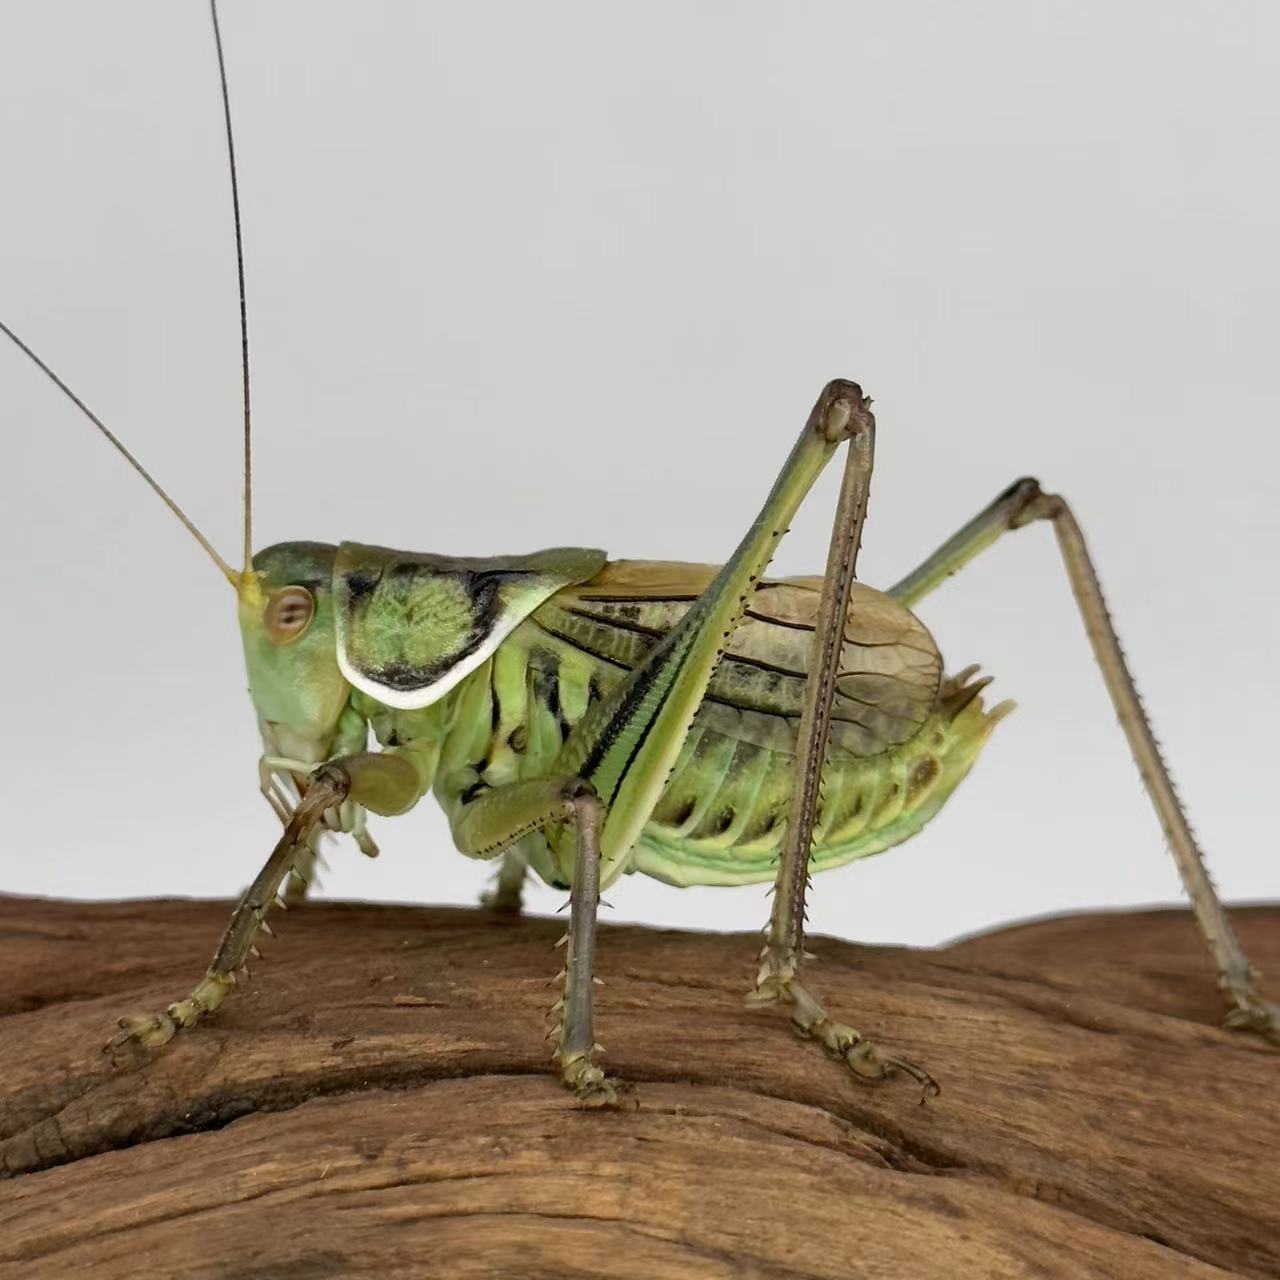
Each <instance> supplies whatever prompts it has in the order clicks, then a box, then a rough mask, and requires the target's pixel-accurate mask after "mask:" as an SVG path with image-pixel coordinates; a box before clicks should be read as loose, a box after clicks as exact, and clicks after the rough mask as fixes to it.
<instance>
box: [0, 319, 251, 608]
mask: <svg viewBox="0 0 1280 1280" xmlns="http://www.w3.org/2000/svg"><path fill="white" fill-rule="evenodd" d="M0 333H3V334H4V336H5V337H6V338H8V339H9V341H10V342H12V343H13V344H14V346H16V347H17V348H18V350H19V351H21V352H23V353H24V354H25V355H27V356H28V357H30V359H31V360H32V361H34V363H35V365H36V367H37V368H38V369H40V370H41V371H42V372H43V373H44V374H45V375H46V377H48V379H49V380H50V381H51V382H52V383H53V385H54V386H55V387H57V388H58V390H59V391H61V392H62V393H63V394H64V395H65V396H66V397H67V399H69V400H70V401H71V403H72V404H74V405H75V406H76V408H77V409H79V410H80V412H81V413H83V414H84V416H85V417H86V418H88V419H89V421H90V422H92V423H93V425H94V426H95V427H97V428H98V430H99V431H101V432H102V434H103V435H104V436H106V437H107V439H108V440H110V441H111V443H112V444H113V445H114V446H115V447H116V449H117V450H118V451H119V452H120V453H121V454H123V455H124V459H125V461H126V462H127V463H128V464H129V465H130V466H131V467H132V468H133V469H134V470H135V471H136V472H137V473H138V474H139V475H140V476H141V477H142V478H143V479H144V480H145V481H146V482H147V483H148V484H149V485H150V486H151V487H152V489H154V490H155V492H156V493H157V494H158V495H159V497H160V498H161V500H162V501H163V502H164V504H165V506H167V507H168V508H169V510H170V511H172V512H173V514H174V515H175V516H177V517H178V519H179V520H181V521H182V523H183V524H184V525H185V526H186V529H187V532H188V533H189V534H190V535H191V536H192V537H193V538H194V539H195V540H196V541H197V542H198V543H199V544H200V545H201V546H202V547H203V548H204V549H205V551H206V552H207V553H208V555H209V558H210V559H211V560H212V561H213V563H214V564H216V565H217V566H218V568H219V569H221V570H222V572H223V573H224V574H225V575H226V576H227V578H229V579H230V581H231V582H232V583H233V584H236V583H238V582H239V579H240V575H239V574H238V573H236V571H235V570H234V569H233V568H232V567H231V566H230V565H229V564H228V563H227V562H226V561H225V560H224V559H223V558H222V557H221V556H220V555H219V554H218V553H217V552H216V551H215V550H214V549H213V546H212V545H211V544H210V542H209V539H208V538H206V537H205V536H204V534H203V533H201V532H200V530H199V529H197V528H196V527H195V525H194V524H193V523H192V522H191V520H190V519H189V518H188V516H187V513H186V512H185V511H183V509H182V508H181V507H180V506H178V504H177V503H176V502H174V500H173V499H172V498H171V497H169V495H168V494H167V493H165V491H164V490H163V489H162V488H161V487H160V485H159V484H158V483H157V482H156V480H155V478H154V477H153V476H152V474H151V472H149V471H148V470H147V469H146V467H144V466H143V465H142V463H140V462H139V461H138V460H137V458H135V457H134V456H133V454H131V453H130V452H129V450H128V449H126V448H125V447H124V445H123V444H121V443H120V441H119V439H118V438H117V437H116V436H115V434H114V433H113V432H112V431H110V430H109V429H108V428H107V426H106V425H105V424H104V423H103V421H102V419H101V418H99V417H98V415H97V414H96V413H94V412H93V410H92V409H90V408H89V406H88V405H87V404H85V402H84V401H83V400H81V399H80V397H79V396H78V395H76V393H75V392H74V391H72V390H71V388H70V387H69V386H67V384H66V383H65V382H63V380H62V379H61V378H60V377H58V375H57V374H56V373H54V371H53V370H52V369H50V368H49V366H48V365H47V364H45V362H44V361H43V360H41V359H40V357H39V356H38V355H36V353H35V352H34V351H32V350H31V348H30V347H29V346H27V344H26V343H25V342H23V340H22V339H21V338H20V337H18V335H17V334H16V333H14V331H13V330H12V329H10V328H9V326H8V325H7V324H5V323H4V322H3V321H0Z"/></svg>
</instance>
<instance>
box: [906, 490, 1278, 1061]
mask: <svg viewBox="0 0 1280 1280" xmlns="http://www.w3.org/2000/svg"><path fill="white" fill-rule="evenodd" d="M1037 520H1047V521H1049V523H1050V524H1052V526H1053V531H1054V533H1055V534H1056V535H1057V539H1058V548H1059V550H1060V551H1061V553H1062V559H1063V564H1064V565H1065V567H1066V571H1067V578H1068V581H1069V582H1070V584H1071V591H1072V594H1073V595H1074V596H1075V599H1076V604H1077V606H1078V607H1079V610H1080V617H1081V620H1082V621H1083V622H1084V628H1085V632H1086V634H1087V635H1088V637H1089V643H1090V645H1091V646H1092V647H1093V654H1094V657H1095V658H1096V659H1097V662H1098V667H1099V669H1100V670H1101V672H1102V678H1103V680H1104V682H1105V683H1106V686H1107V692H1108V693H1109V694H1110V695H1111V702H1112V705H1113V706H1114V707H1115V711H1116V718H1117V719H1118V720H1119V721H1120V727H1121V728H1122V729H1123V730H1124V733H1125V737H1126V738H1128V740H1129V749H1130V750H1131V751H1132V753H1133V759H1134V762H1135V763H1136V764H1137V766H1138V772H1139V774H1140V775H1141V777H1142V782H1143V785H1144V786H1145V787H1146V789H1147V794H1148V795H1149V796H1150V798H1151V804H1152V806H1153V807H1154V809H1155V811H1156V817H1157V818H1158V819H1159V821H1160V826H1161V827H1162V828H1163V830H1164V833H1165V838H1166V840H1167V841H1168V844H1169V851H1170V853H1172V855H1173V860H1174V862H1176V863H1177V866H1178V873H1179V875H1180V876H1181V877H1182V883H1183V885H1184V887H1185V888H1186V891H1187V897H1188V898H1189V899H1190V901H1191V909H1192V911H1193V912H1194V914H1195V918H1196V923H1197V924H1198V925H1199V926H1200V932H1201V934H1202V935H1203V937H1204V941H1205V946H1206V948H1207V949H1208V951H1209V954H1210V956H1211V957H1212V959H1213V963H1214V966H1215V967H1216V969H1217V971H1218V985H1219V987H1220V988H1221V990H1222V992H1223V995H1224V996H1225V997H1226V1000H1227V1003H1228V1005H1229V1006H1230V1009H1229V1011H1228V1013H1227V1017H1226V1022H1227V1025H1228V1026H1229V1027H1234V1028H1238V1029H1240V1030H1244V1031H1253V1032H1256V1033H1257V1034H1259V1035H1261V1036H1263V1037H1264V1038H1265V1039H1267V1040H1270V1041H1271V1042H1272V1043H1273V1044H1280V1007H1277V1006H1276V1005H1274V1004H1270V1003H1268V1002H1267V1001H1266V1000H1265V999H1264V998H1263V997H1262V994H1261V992H1259V990H1258V988H1257V984H1256V982H1255V978H1256V974H1255V972H1254V970H1253V968H1252V966H1251V965H1250V964H1249V960H1248V957H1246V955H1245V953H1244V949H1243V948H1242V947H1241V946H1240V943H1239V941H1238V940H1237V938H1236V936H1235V931H1234V930H1233V929H1232V927H1231V921H1230V919H1229V918H1228V916H1227V911H1226V909H1225V908H1224V907H1223V905H1222V902H1221V900H1220V899H1219V898H1218V894H1217V892H1216V890H1215V889H1214V887H1213V882H1212V881H1211V880H1210V879H1209V872H1208V870H1207V869H1206V868H1205V864H1204V855H1203V854H1202V853H1201V851H1200V848H1199V846H1198V845H1197V844H1196V841H1195V837H1194V836H1193V835H1192V834H1191V827H1190V825H1189V823H1188V822H1187V816H1186V814H1185V813H1184V812H1183V809H1182V805H1181V804H1180V803H1179V801H1178V796H1177V793H1176V792H1175V790H1174V786H1173V781H1172V779H1171V778H1170V776H1169V770H1168V768H1167V767H1166V765H1165V763H1164V759H1163V758H1162V756H1161V754H1160V748H1159V746H1158V745H1157V743H1156V740H1155V735H1154V734H1153V733H1152V731H1151V723H1150V721H1149V720H1148V719H1147V716H1146V712H1145V711H1144V710H1143V708H1142V703H1141V701H1140V699H1139V697H1138V690H1137V688H1136V686H1135V685H1134V682H1133V676H1132V675H1131V674H1130V672H1129V667H1128V664H1127V663H1126V662H1125V658H1124V653H1123V651H1122V650H1121V648H1120V641H1119V639H1118V637H1117V636H1116V632H1115V627H1114V626H1113V625H1112V622H1111V616H1110V614H1109V613H1108V611H1107V605H1106V601H1105V600H1104V599H1103V595H1102V587H1101V585H1100V584H1099V582H1098V574H1097V571H1096V570H1095V568H1094V565H1093V560H1092V558H1091V557H1090V555H1089V550H1088V547H1087V546H1086V544H1085V540H1084V534H1083V533H1082V532H1081V529H1080V526H1079V524H1077V523H1076V518H1075V516H1074V515H1072V513H1071V508H1070V507H1068V506H1067V503H1066V501H1065V499H1063V498H1060V497H1058V496H1057V495H1056V494H1051V493H1045V492H1044V491H1043V490H1042V489H1041V488H1040V485H1039V483H1038V482H1037V481H1035V480H1032V479H1029V478H1027V479H1022V480H1018V481H1015V482H1014V483H1013V484H1012V485H1010V486H1009V488H1008V489H1006V490H1005V491H1004V492H1003V493H1002V494H1000V495H999V497H997V498H996V499H995V500H994V501H993V502H992V503H991V504H990V505H989V506H987V507H986V508H985V510H983V511H981V512H980V513H979V514H978V515H977V516H975V517H974V518H973V519H972V520H970V521H969V523H968V524H966V525H965V526H964V527H963V528H962V529H961V530H960V531H959V532H958V533H956V534H955V535H954V536H953V537H951V538H949V539H948V540H947V541H946V542H944V543H943V544H942V546H940V547H939V548H938V549H937V550H936V551H935V552H934V553H933V554H932V555H931V556H929V557H928V559H926V560H925V561H924V562H923V563H922V564H921V565H920V566H919V567H918V568H916V569H914V570H912V572H911V573H909V574H907V576H906V577H905V578H903V579H902V581H901V582H899V583H897V585H896V586H894V587H893V588H892V589H891V591H890V593H889V594H890V595H893V596H895V597H896V598H897V599H899V600H901V601H902V602H903V603H904V604H907V605H911V604H914V603H915V601H917V600H919V599H921V598H922V597H923V596H925V595H927V594H928V593H929V592H930V591H932V590H933V589H934V588H935V587H937V586H938V585H940V584H941V583H942V582H944V581H946V579H947V578H949V577H950V576H951V575H952V574H953V573H955V572H956V571H957V570H959V569H961V568H962V567H963V566H964V565H966V564H968V562H969V561H970V560H972V559H973V558H974V557H975V556H976V555H977V554H978V553H979V552H980V551H983V550H985V549H986V548H987V547H989V546H990V545H991V544H992V543H993V542H995V541H996V539H997V538H999V537H1000V536H1001V535H1002V534H1004V533H1006V532H1008V531H1009V530H1011V529H1021V528H1023V527H1024V526H1026V525H1028V524H1031V523H1032V522H1034V521H1037Z"/></svg>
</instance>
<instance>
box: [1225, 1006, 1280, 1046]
mask: <svg viewBox="0 0 1280 1280" xmlns="http://www.w3.org/2000/svg"><path fill="white" fill-rule="evenodd" d="M1223 1025H1224V1026H1226V1027H1228V1028H1229V1029H1230V1030H1232V1031H1250V1032H1252V1033H1253V1034H1254V1035H1258V1036H1261V1037H1262V1038H1263V1039H1264V1040H1265V1041H1267V1043H1268V1044H1273V1045H1276V1046H1278V1047H1280V1005H1274V1004H1267V1003H1265V1002H1261V1001H1260V1002H1259V1003H1257V1004H1250V1005H1247V1006H1243V1007H1238V1008H1235V1009H1232V1010H1231V1012H1230V1013H1229V1014H1227V1016H1226V1018H1225V1019H1224V1020H1223Z"/></svg>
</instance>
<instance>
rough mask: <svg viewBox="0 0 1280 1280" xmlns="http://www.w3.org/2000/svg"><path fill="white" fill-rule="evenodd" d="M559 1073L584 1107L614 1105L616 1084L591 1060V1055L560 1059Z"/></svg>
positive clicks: (616, 1103)
mask: <svg viewBox="0 0 1280 1280" xmlns="http://www.w3.org/2000/svg"><path fill="white" fill-rule="evenodd" d="M560 1074H561V1077H562V1078H563V1080H564V1083H565V1085H566V1086H567V1087H568V1088H570V1089H572V1090H573V1092H574V1093H575V1094H576V1095H577V1098H578V1101H579V1102H580V1103H582V1105H583V1106H584V1107H615V1106H617V1105H618V1085H617V1082H616V1081H614V1080H610V1079H609V1077H608V1076H606V1075H605V1073H604V1072H603V1071H602V1070H601V1069H600V1068H599V1067H597V1066H596V1064H595V1063H594V1062H592V1061H591V1055H590V1054H587V1053H582V1054H578V1055H577V1056H576V1057H573V1058H565V1059H561V1062H560Z"/></svg>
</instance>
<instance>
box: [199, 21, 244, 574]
mask: <svg viewBox="0 0 1280 1280" xmlns="http://www.w3.org/2000/svg"><path fill="white" fill-rule="evenodd" d="M209 16H210V17H211V18H212V19H213V42H214V44H215V45H216V46H217V49H218V79H219V80H220V81H221V83H222V114H223V117H224V119H225V120H226V122H227V161H228V163H229V165H230V166H231V209H232V212H233V214H234V215H235V223H236V272H237V274H238V275H239V278H240V367H241V369H242V370H243V372H244V572H245V574H246V575H247V574H251V573H252V572H253V431H252V429H251V427H250V425H249V309H248V307H247V306H246V305H245V296H244V238H243V236H242V235H241V232H240V185H239V183H238V182H237V181H236V143H235V138H234V137H233V136H232V133H231V95H230V94H229V93H228V92H227V63H226V59H225V58H224V57H223V56H222V29H221V28H220V27H219V26H218V0H209Z"/></svg>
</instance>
